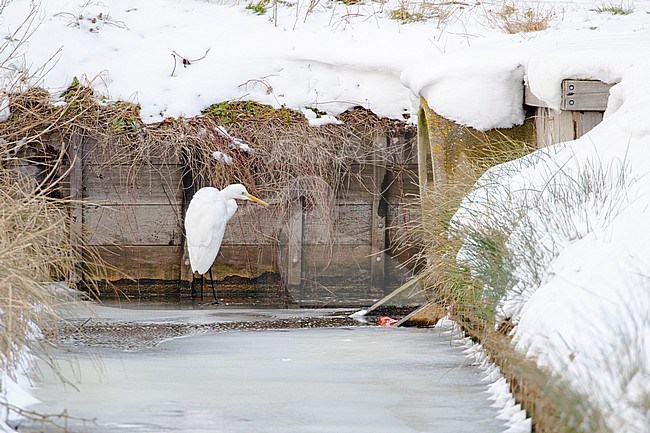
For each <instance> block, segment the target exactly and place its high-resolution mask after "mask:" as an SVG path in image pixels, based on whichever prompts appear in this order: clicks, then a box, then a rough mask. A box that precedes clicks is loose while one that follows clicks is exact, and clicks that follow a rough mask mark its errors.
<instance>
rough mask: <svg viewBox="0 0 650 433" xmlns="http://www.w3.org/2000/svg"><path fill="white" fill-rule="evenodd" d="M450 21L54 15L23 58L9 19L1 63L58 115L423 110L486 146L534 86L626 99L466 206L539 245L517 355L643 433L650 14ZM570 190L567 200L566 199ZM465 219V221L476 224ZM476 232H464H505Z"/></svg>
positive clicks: (168, 13)
mask: <svg viewBox="0 0 650 433" xmlns="http://www.w3.org/2000/svg"><path fill="white" fill-rule="evenodd" d="M256 3H257V2H253V3H251V5H254V4H256ZM438 3H439V5H438V9H435V8H434V9H429V11H431V10H433V11H434V12H436V14H437V17H432V18H430V19H428V20H426V21H423V22H413V23H401V22H399V21H398V20H394V19H392V18H391V13H392V11H394V10H397V9H399V8H400V7H405V8H406V9H408V10H411V11H417V10H418V7H423V5H425V4H427V2H424V1H421V0H418V1H414V2H412V3H409V2H406V1H401V2H400V1H397V0H389V1H386V2H376V1H371V0H366V1H365V2H362V3H359V4H355V5H345V4H344V3H342V2H338V1H325V0H321V1H317V0H313V1H311V2H307V1H300V0H297V1H296V0H289V1H287V2H282V3H278V4H277V10H276V11H274V8H273V4H267V5H266V9H267V11H266V13H264V14H262V15H256V14H254V13H253V12H252V11H251V10H249V9H246V6H247V3H246V2H236V1H228V0H224V1H219V0H217V1H209V0H206V1H191V0H184V1H180V0H158V1H156V2H134V1H133V0H112V1H110V2H100V1H86V0H77V1H65V0H43V1H42V3H41V4H40V6H39V9H38V11H37V13H36V14H35V15H34V18H35V19H34V22H33V24H34V25H33V27H32V29H33V31H34V33H33V34H31V35H30V37H29V39H28V41H27V42H26V43H23V44H20V43H19V42H20V40H21V35H22V33H21V30H19V28H20V25H21V23H23V22H24V18H25V16H26V15H27V13H28V12H29V10H30V8H31V6H30V2H24V1H14V2H13V3H10V4H9V5H8V6H7V7H6V8H5V9H4V10H3V11H2V20H0V31H1V32H2V33H3V34H4V35H7V34H8V35H12V36H11V37H9V39H6V38H3V40H4V41H5V45H4V46H5V48H4V49H3V50H2V52H1V56H2V58H0V61H1V60H2V59H4V58H7V57H8V56H9V55H10V53H13V54H12V57H11V59H10V60H8V61H5V62H3V63H4V65H5V66H6V67H5V68H4V69H3V70H2V71H3V72H2V74H3V79H4V80H5V81H4V83H10V82H12V80H11V74H12V73H15V72H16V71H24V70H26V69H32V70H35V69H36V68H40V67H43V68H44V69H43V70H44V71H47V74H45V75H42V74H39V75H38V77H37V78H38V79H37V78H34V79H33V80H32V81H31V84H32V85H40V86H43V87H45V88H47V89H48V90H50V91H51V92H52V94H53V95H54V96H55V98H56V94H57V92H61V91H62V90H64V89H65V88H66V87H67V86H69V85H70V84H71V82H72V80H73V77H75V76H76V77H80V78H84V79H85V80H87V81H89V82H92V85H93V86H94V87H95V88H96V89H97V90H98V92H99V93H101V94H103V95H105V97H106V100H107V101H108V102H110V101H111V100H127V101H133V102H137V103H139V104H140V105H141V108H142V109H141V116H142V118H143V119H144V120H145V121H146V122H156V121H159V120H161V119H163V118H165V117H169V116H172V117H178V116H194V115H197V114H199V113H200V111H201V110H202V109H204V108H206V107H207V106H209V105H210V104H213V103H216V102H220V101H224V100H234V99H252V100H256V101H260V102H263V103H268V104H271V105H274V106H281V105H286V106H287V107H289V108H293V109H297V110H302V111H303V112H305V113H306V114H307V116H308V117H315V113H314V112H312V111H311V110H309V109H310V108H314V109H318V110H319V111H324V112H327V113H329V114H330V115H337V114H339V113H341V112H342V111H344V110H345V109H347V108H349V107H353V106H363V107H366V108H369V109H371V110H372V111H374V112H375V113H377V114H378V115H380V116H386V117H391V118H399V119H403V118H406V117H409V116H410V118H411V120H413V114H414V113H415V112H416V111H415V108H416V105H417V102H418V98H419V96H424V97H426V98H427V100H428V102H429V105H430V107H432V108H433V109H434V110H436V111H437V112H438V113H440V114H442V115H444V116H446V117H449V118H450V119H453V120H456V121H458V122H461V123H464V124H467V125H470V126H474V127H476V128H478V129H490V128H492V127H508V126H511V125H514V124H518V123H520V122H522V121H523V114H524V113H523V110H522V101H523V84H522V83H523V81H524V80H525V81H526V82H527V83H528V85H529V86H530V88H531V90H532V91H533V93H534V94H535V95H536V96H537V97H538V98H540V99H542V100H544V101H546V102H547V103H548V104H549V105H550V106H551V107H555V108H557V107H558V105H559V101H560V81H561V80H562V79H564V78H591V79H599V80H603V81H606V82H609V83H618V84H616V86H614V87H613V88H612V90H611V97H610V100H609V106H608V109H607V112H606V113H605V119H604V121H603V122H602V123H601V124H600V125H599V126H598V127H596V128H595V129H594V130H593V131H591V132H590V133H589V134H587V135H586V136H585V137H583V138H581V139H579V140H576V141H575V142H570V143H563V144H559V145H557V146H553V147H551V148H548V149H545V150H543V151H539V152H537V153H535V154H533V155H531V156H529V157H527V158H525V159H524V160H521V161H517V162H514V163H511V164H508V165H506V166H501V167H497V168H495V169H493V170H491V171H490V172H489V173H487V174H486V176H485V177H484V178H483V181H485V182H484V184H485V185H487V184H491V185H494V184H496V185H497V186H491V187H490V188H491V189H489V190H488V189H487V187H486V188H477V189H476V190H475V192H474V193H473V201H474V203H476V199H480V198H485V197H487V198H488V200H489V203H488V205H489V206H491V207H496V208H500V209H502V210H503V212H504V213H503V214H501V216H502V217H503V218H502V221H509V222H510V226H509V227H507V230H509V233H508V234H509V236H510V238H509V245H510V246H511V247H512V250H513V251H514V253H515V254H522V252H523V251H525V248H523V247H522V245H525V246H528V247H529V251H530V247H531V246H532V245H537V246H538V249H537V251H536V252H535V257H538V258H539V259H540V260H539V262H538V264H537V266H523V265H522V266H520V267H519V268H517V269H515V271H514V272H515V275H516V276H517V278H518V283H517V284H514V285H513V287H512V288H511V290H510V291H509V292H508V295H507V296H506V297H505V298H504V300H503V302H502V314H503V316H508V317H512V318H513V320H514V322H515V323H516V327H515V328H514V330H513V335H514V341H515V344H516V345H517V348H518V349H519V350H521V351H522V352H524V353H528V354H530V355H535V356H537V360H538V363H539V364H540V366H542V367H544V368H549V369H551V371H553V372H556V373H559V374H561V375H563V376H565V377H566V378H567V379H568V380H569V381H570V382H571V383H572V384H573V386H574V387H575V388H576V389H577V390H578V391H580V392H584V393H585V394H587V395H590V396H592V398H593V402H594V403H595V404H598V405H599V406H600V407H601V408H602V409H603V410H604V411H605V412H606V414H607V415H608V421H609V422H610V427H611V428H612V429H613V430H614V431H648V426H649V425H650V420H649V419H648V411H647V402H648V401H650V385H649V384H650V283H649V282H648V281H649V280H648V277H649V276H650V271H648V269H650V267H649V266H650V262H649V259H648V258H649V257H650V250H649V249H650V234H649V233H650V230H649V229H650V227H648V226H649V225H650V218H649V217H648V213H647V212H648V211H647V208H648V204H650V195H648V193H650V177H649V176H647V174H648V171H649V170H650V150H649V149H650V120H649V119H650V1H648V0H637V1H632V0H630V1H622V2H618V1H615V2H607V1H604V2H602V3H601V2H592V1H580V0H577V1H545V2H532V1H512V2H504V1H496V0H495V1H486V2H480V3H476V2H474V1H465V2H438ZM428 4H434V5H435V4H436V2H428ZM418 5H419V6H418ZM508 5H512V7H513V8H514V10H516V11H520V12H521V11H526V10H528V9H531V10H534V11H537V12H539V13H540V14H545V16H547V17H548V19H549V28H548V29H547V30H543V31H539V32H533V33H519V34H507V33H505V32H503V31H502V30H500V29H498V28H497V27H496V25H495V16H496V15H495V12H498V11H502V10H503V7H504V6H508ZM615 7H620V8H622V9H626V10H627V12H629V13H627V14H622V15H619V14H614V13H613V12H614V11H615ZM37 24H38V25H37ZM23 31H25V30H24V28H23ZM16 32H17V33H16ZM14 47H16V50H17V51H15V52H12V51H11V50H12V48H14ZM183 63H185V64H183ZM7 67H9V68H7ZM5 86H6V84H5ZM5 86H3V87H5ZM0 105H2V104H0ZM5 105H6V104H5ZM3 108H5V109H4V110H3V115H4V116H6V115H8V114H9V113H8V112H7V110H6V107H3ZM318 121H319V122H322V120H321V119H318ZM586 173H591V178H590V179H589V178H588V176H587V175H586ZM594 173H596V174H595V175H594ZM494 181H496V182H494ZM549 185H552V188H549V187H548V186H549ZM563 188H564V189H563ZM567 189H568V190H569V191H572V192H573V193H576V194H577V195H575V196H573V197H574V199H573V200H567V199H561V197H565V194H564V195H563V191H567ZM540 191H541V192H540ZM580 191H582V193H583V195H582V196H581V195H580V194H579V193H580ZM554 194H555V195H554ZM470 201H471V200H468V201H467V202H466V206H465V209H472V208H471V207H472V206H478V207H479V210H480V206H481V202H480V201H478V204H471V205H470V204H469V203H470ZM508 210H512V211H513V212H517V213H509V212H507V211H508ZM473 215H476V213H475V212H464V211H461V212H460V213H459V214H458V215H457V216H456V221H457V222H458V223H459V224H469V225H474V226H476V225H477V224H488V225H489V224H493V223H494V220H492V219H490V218H479V219H476V218H475V216H473ZM515 216H516V218H515ZM549 216H553V217H555V216H557V217H556V218H549ZM562 224H564V225H562ZM522 248H523V249H522ZM463 254H464V255H463ZM470 256H471V252H468V251H464V252H463V253H462V254H461V256H460V257H459V259H460V260H466V259H467V258H468V257H470ZM524 261H525V260H523V261H522V263H523V262H524ZM529 262H530V260H528V261H526V263H529ZM644 401H645V404H646V408H645V412H644V409H643V408H642V407H639V404H641V403H643V402H644Z"/></svg>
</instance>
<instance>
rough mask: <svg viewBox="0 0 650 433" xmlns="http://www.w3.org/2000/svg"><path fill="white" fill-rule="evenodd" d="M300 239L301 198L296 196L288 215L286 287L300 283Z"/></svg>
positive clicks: (301, 233)
mask: <svg viewBox="0 0 650 433" xmlns="http://www.w3.org/2000/svg"><path fill="white" fill-rule="evenodd" d="M302 237H303V212H302V198H301V197H299V196H298V197H296V198H294V199H293V201H292V202H291V213H290V214H289V251H288V254H287V260H288V263H287V285H288V286H298V285H300V284H301V283H302Z"/></svg>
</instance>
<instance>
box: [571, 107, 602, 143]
mask: <svg viewBox="0 0 650 433" xmlns="http://www.w3.org/2000/svg"><path fill="white" fill-rule="evenodd" d="M573 113H574V115H575V116H576V119H575V123H576V126H575V129H576V138H578V137H582V136H583V135H585V134H586V133H587V132H589V131H591V130H592V129H593V128H594V127H595V126H596V125H598V124H599V123H600V122H602V121H603V113H602V112H600V111H574V112H573Z"/></svg>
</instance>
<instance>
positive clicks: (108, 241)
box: [83, 204, 181, 261]
mask: <svg viewBox="0 0 650 433" xmlns="http://www.w3.org/2000/svg"><path fill="white" fill-rule="evenodd" d="M180 209H181V208H180V206H172V205H169V204H167V205H142V206H139V205H123V206H93V205H88V204H86V205H84V211H83V221H84V229H85V233H86V242H87V243H88V244H89V245H180V244H181V224H180V221H181V219H180ZM179 261H180V259H179Z"/></svg>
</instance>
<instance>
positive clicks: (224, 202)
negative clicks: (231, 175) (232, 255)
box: [185, 184, 267, 275]
mask: <svg viewBox="0 0 650 433" xmlns="http://www.w3.org/2000/svg"><path fill="white" fill-rule="evenodd" d="M235 200H251V201H254V202H256V203H260V204H263V205H267V204H266V203H265V202H263V201H262V200H260V199H258V198H257V197H254V196H252V195H251V194H249V193H248V191H246V188H245V187H244V185H241V184H234V185H228V186H227V187H225V188H224V189H223V190H221V191H219V190H218V189H217V188H212V187H206V188H201V189H200V190H198V191H197V192H196V194H194V197H193V198H192V200H191V201H190V205H189V206H188V208H187V213H186V214H185V234H186V237H187V249H188V251H189V253H190V265H191V266H192V272H198V273H199V274H201V275H203V274H205V273H206V272H208V270H209V269H210V267H211V266H212V263H214V260H215V259H216V257H217V254H218V253H219V248H220V247H221V241H222V240H223V235H224V233H225V232H226V223H227V222H228V220H230V218H232V216H233V215H234V214H235V212H236V211H237V202H236V201H235Z"/></svg>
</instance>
